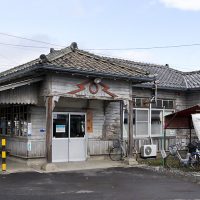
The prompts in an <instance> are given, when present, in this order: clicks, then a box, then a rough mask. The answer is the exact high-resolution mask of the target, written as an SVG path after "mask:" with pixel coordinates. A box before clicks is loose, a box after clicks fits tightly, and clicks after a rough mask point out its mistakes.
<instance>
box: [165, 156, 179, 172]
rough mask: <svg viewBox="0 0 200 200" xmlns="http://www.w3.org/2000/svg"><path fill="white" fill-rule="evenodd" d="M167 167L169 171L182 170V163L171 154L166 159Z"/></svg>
mask: <svg viewBox="0 0 200 200" xmlns="http://www.w3.org/2000/svg"><path fill="white" fill-rule="evenodd" d="M165 165H166V167H167V168H169V169H173V168H180V161H179V159H178V158H177V156H173V155H171V154H169V155H168V156H167V157H166V158H165Z"/></svg>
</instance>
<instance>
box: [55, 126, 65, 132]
mask: <svg viewBox="0 0 200 200" xmlns="http://www.w3.org/2000/svg"><path fill="white" fill-rule="evenodd" d="M63 132H65V125H56V133H63Z"/></svg>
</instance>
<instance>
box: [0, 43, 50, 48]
mask: <svg viewBox="0 0 200 200" xmlns="http://www.w3.org/2000/svg"><path fill="white" fill-rule="evenodd" d="M0 45H5V46H12V47H25V48H36V49H49V47H45V46H32V45H21V44H11V43H3V42H0Z"/></svg>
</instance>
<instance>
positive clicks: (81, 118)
mask: <svg viewBox="0 0 200 200" xmlns="http://www.w3.org/2000/svg"><path fill="white" fill-rule="evenodd" d="M84 136H85V115H70V137H84Z"/></svg>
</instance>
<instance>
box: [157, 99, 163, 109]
mask: <svg viewBox="0 0 200 200" xmlns="http://www.w3.org/2000/svg"><path fill="white" fill-rule="evenodd" d="M157 107H158V108H162V100H161V99H158V100H157Z"/></svg>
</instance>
